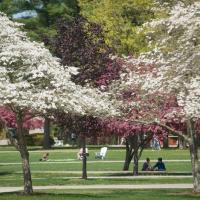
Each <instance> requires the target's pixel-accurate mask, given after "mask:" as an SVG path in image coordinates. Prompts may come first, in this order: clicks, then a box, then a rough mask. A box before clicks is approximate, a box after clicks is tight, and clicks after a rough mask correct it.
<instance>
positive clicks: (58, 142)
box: [53, 137, 63, 146]
mask: <svg viewBox="0 0 200 200" xmlns="http://www.w3.org/2000/svg"><path fill="white" fill-rule="evenodd" d="M53 139H54V146H63V140H58V138H57V137H54V138H53Z"/></svg>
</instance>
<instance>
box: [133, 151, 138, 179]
mask: <svg viewBox="0 0 200 200" xmlns="http://www.w3.org/2000/svg"><path fill="white" fill-rule="evenodd" d="M138 160H139V159H138V151H136V152H134V156H133V175H134V176H138V168H139V166H138Z"/></svg>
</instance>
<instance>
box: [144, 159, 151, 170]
mask: <svg viewBox="0 0 200 200" xmlns="http://www.w3.org/2000/svg"><path fill="white" fill-rule="evenodd" d="M151 170H152V167H151V164H150V159H149V158H147V159H146V161H145V162H144V164H143V167H142V171H151Z"/></svg>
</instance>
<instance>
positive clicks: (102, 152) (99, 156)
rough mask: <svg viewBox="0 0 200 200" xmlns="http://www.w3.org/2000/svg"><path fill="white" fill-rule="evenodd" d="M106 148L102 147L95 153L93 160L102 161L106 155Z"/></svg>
mask: <svg viewBox="0 0 200 200" xmlns="http://www.w3.org/2000/svg"><path fill="white" fill-rule="evenodd" d="M107 150H108V147H102V148H101V150H100V152H96V153H95V158H96V159H102V160H103V159H104V158H105V156H106V153H107Z"/></svg>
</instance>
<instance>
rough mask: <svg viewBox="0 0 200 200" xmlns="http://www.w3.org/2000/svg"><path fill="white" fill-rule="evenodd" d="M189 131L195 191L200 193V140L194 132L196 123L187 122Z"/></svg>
mask: <svg viewBox="0 0 200 200" xmlns="http://www.w3.org/2000/svg"><path fill="white" fill-rule="evenodd" d="M187 131H188V134H189V135H190V138H191V141H190V143H189V147H190V156H191V163H192V173H193V185H194V188H193V191H194V192H198V193H199V192H200V165H199V158H198V138H197V134H196V133H195V130H194V122H192V120H188V121H187Z"/></svg>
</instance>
